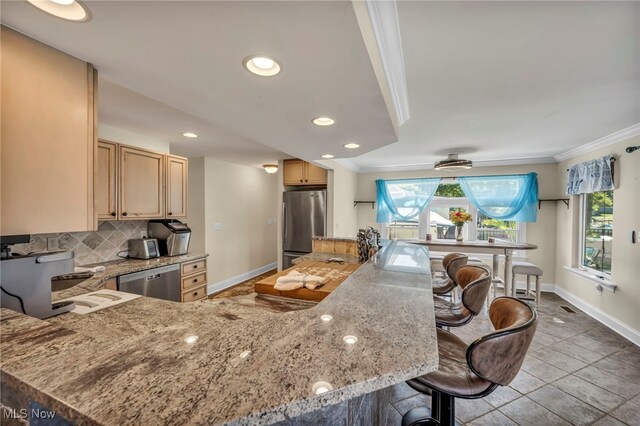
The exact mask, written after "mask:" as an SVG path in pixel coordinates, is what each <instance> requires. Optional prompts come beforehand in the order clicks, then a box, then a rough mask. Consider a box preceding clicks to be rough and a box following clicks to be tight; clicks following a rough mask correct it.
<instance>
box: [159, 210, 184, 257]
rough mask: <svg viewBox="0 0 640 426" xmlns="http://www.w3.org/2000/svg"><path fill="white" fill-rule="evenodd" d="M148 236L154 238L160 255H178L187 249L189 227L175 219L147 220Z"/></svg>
mask: <svg viewBox="0 0 640 426" xmlns="http://www.w3.org/2000/svg"><path fill="white" fill-rule="evenodd" d="M149 238H156V239H157V240H158V245H159V247H160V255H161V256H180V255H183V254H187V252H188V251H189V240H191V229H189V227H188V226H187V224H186V223H182V222H180V221H179V220H175V219H158V220H150V221H149Z"/></svg>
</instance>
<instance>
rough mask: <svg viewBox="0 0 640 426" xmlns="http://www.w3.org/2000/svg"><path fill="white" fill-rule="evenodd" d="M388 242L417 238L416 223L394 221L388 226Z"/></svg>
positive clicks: (411, 221)
mask: <svg viewBox="0 0 640 426" xmlns="http://www.w3.org/2000/svg"><path fill="white" fill-rule="evenodd" d="M388 228H389V239H390V240H404V239H417V238H418V230H419V228H418V221H417V220H416V221H413V220H409V221H395V222H391V223H389V225H388Z"/></svg>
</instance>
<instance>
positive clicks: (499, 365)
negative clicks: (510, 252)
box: [402, 266, 537, 426]
mask: <svg viewBox="0 0 640 426" xmlns="http://www.w3.org/2000/svg"><path fill="white" fill-rule="evenodd" d="M469 267H470V266H466V267H465V268H469ZM489 318H490V319H491V323H492V324H493V327H494V329H495V331H493V332H491V333H488V334H485V335H484V336H482V337H480V338H479V339H476V340H475V341H474V342H473V343H471V344H470V345H467V344H466V343H464V342H463V341H462V340H461V339H460V338H458V337H457V336H455V335H453V334H452V333H449V332H448V331H445V330H442V329H438V330H437V336H438V353H439V355H440V363H439V366H438V370H437V371H434V372H431V373H428V374H425V375H424V376H420V377H416V378H415V379H412V380H409V381H408V382H407V384H408V385H409V386H411V387H412V388H414V389H415V390H417V391H419V392H422V393H430V394H431V410H429V409H428V408H426V407H418V408H413V409H411V410H409V411H408V412H407V413H406V414H405V415H404V416H403V417H402V426H426V425H432V424H437V425H453V424H454V423H455V398H464V399H476V398H483V397H485V396H487V395H489V394H490V393H491V392H493V391H494V390H495V389H496V388H497V387H498V386H508V385H509V383H511V381H512V380H513V379H514V378H515V377H516V375H517V374H518V372H519V371H520V367H521V366H522V363H523V361H524V358H525V356H526V355H527V350H528V349H529V345H530V344H531V341H532V340H533V336H534V334H535V331H536V326H537V314H536V312H535V310H533V308H531V307H530V306H529V305H527V304H526V303H524V302H522V301H520V300H518V299H514V298H511V297H498V298H497V299H495V300H494V301H493V302H492V303H491V307H490V308H489Z"/></svg>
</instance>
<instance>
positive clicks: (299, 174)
mask: <svg viewBox="0 0 640 426" xmlns="http://www.w3.org/2000/svg"><path fill="white" fill-rule="evenodd" d="M304 164H305V162H304V161H302V160H285V162H284V167H283V169H284V173H283V176H284V184H285V185H304V169H305V167H304Z"/></svg>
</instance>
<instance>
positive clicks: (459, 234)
mask: <svg viewBox="0 0 640 426" xmlns="http://www.w3.org/2000/svg"><path fill="white" fill-rule="evenodd" d="M463 226H464V225H456V241H457V242H459V243H461V242H462V240H463V239H464V238H463V237H462V227H463Z"/></svg>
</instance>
